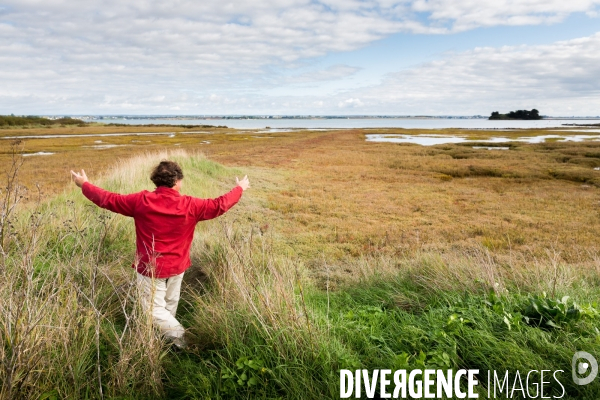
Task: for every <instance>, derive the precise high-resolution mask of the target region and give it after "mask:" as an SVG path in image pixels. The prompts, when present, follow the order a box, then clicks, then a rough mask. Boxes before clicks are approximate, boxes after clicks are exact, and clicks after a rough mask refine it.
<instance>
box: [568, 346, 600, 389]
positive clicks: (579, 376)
mask: <svg viewBox="0 0 600 400" xmlns="http://www.w3.org/2000/svg"><path fill="white" fill-rule="evenodd" d="M571 368H572V371H573V382H575V384H576V385H587V384H590V383H592V381H593V380H594V379H596V376H597V375H598V362H597V361H596V359H595V358H594V356H592V355H591V354H590V353H587V352H585V351H578V352H577V353H575V354H574V355H573V360H572V361H571ZM586 375H587V376H586Z"/></svg>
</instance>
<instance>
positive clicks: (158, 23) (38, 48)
mask: <svg viewBox="0 0 600 400" xmlns="http://www.w3.org/2000/svg"><path fill="white" fill-rule="evenodd" d="M598 4H600V0H572V1H569V2H564V1H562V0H544V1H542V0H495V1H492V0H479V1H475V0H463V1H460V2H458V1H454V0H412V1H408V0H398V1H394V0H321V1H313V0H255V1H252V2H249V1H241V0H232V1H217V0H205V1H195V0H177V1H175V2H156V1H150V0H129V1H126V2H123V1H117V0H102V1H100V0H86V1H81V2H77V3H73V2H69V1H66V0H45V1H41V0H19V1H16V0H5V1H4V2H3V5H2V7H0V87H1V88H2V91H1V92H0V109H1V110H6V112H12V111H14V112H19V111H21V112H27V113H29V112H36V113H45V112H47V113H52V112H73V113H77V112H80V113H86V112H98V113H102V112H105V113H115V112H119V111H120V109H121V108H127V109H128V110H133V111H139V112H145V113H152V112H156V113H161V112H166V110H170V109H172V107H178V108H179V109H180V110H181V111H182V112H188V113H194V112H201V113H204V112H210V111H208V110H204V109H202V107H205V106H206V105H210V107H213V108H211V109H214V110H215V111H217V112H226V110H227V108H226V107H231V105H232V104H235V105H237V107H242V106H241V105H243V107H249V106H250V105H253V106H254V107H253V108H254V109H256V107H257V104H260V102H261V101H262V100H261V94H260V88H259V87H258V85H259V84H264V85H265V86H269V85H270V86H273V85H292V86H293V85H297V84H307V83H311V82H313V83H315V82H329V81H333V80H340V79H343V78H346V77H348V76H351V75H353V74H355V73H356V72H357V71H358V70H357V68H355V67H352V66H347V65H334V66H329V67H328V66H323V67H321V68H315V69H314V70H313V72H305V73H300V74H296V76H293V77H291V78H289V77H288V78H286V76H289V75H290V74H285V75H284V74H281V73H279V72H277V71H279V70H281V69H282V68H289V67H294V66H304V67H305V66H306V65H307V63H310V61H311V60H314V59H315V58H316V57H320V56H323V55H326V54H330V53H332V52H342V51H351V50H355V49H358V48H360V47H363V46H366V45H368V44H370V43H372V42H373V41H376V40H378V39H381V38H383V37H386V36H388V35H390V34H392V33H395V32H414V33H424V32H429V33H432V32H433V33H444V32H452V31H462V30H466V29H472V28H475V27H478V26H493V25H520V24H539V23H551V22H554V21H558V20H560V19H562V18H564V17H565V16H567V15H568V14H570V13H573V12H587V13H588V14H590V15H591V14H594V13H596V12H597V11H598ZM478 51H480V52H485V51H488V50H478ZM465 57H466V56H465ZM515 62H517V61H515ZM440 63H441V64H439V65H437V66H436V65H433V64H432V65H431V66H428V67H425V66H423V67H422V68H423V69H418V70H414V71H415V72H414V73H415V74H417V73H418V71H421V70H422V71H425V69H426V68H430V70H435V68H441V69H442V70H443V71H447V70H448V69H449V68H450V64H449V61H448V60H441V61H440ZM500 64H501V65H502V63H500ZM586 65H588V64H586ZM467 67H468V66H463V68H467ZM493 67H494V66H493V65H489V66H487V68H492V69H493ZM454 68H455V69H454V70H453V71H454V73H459V72H460V71H459V70H458V69H457V68H456V67H454ZM589 68H592V69H593V66H589ZM304 70H306V68H304ZM594 70H595V69H594ZM424 73H425V72H424ZM448 73H449V72H448ZM463 73H464V74H467V75H468V73H469V71H468V70H465V71H463ZM407 76H408V75H407ZM458 76H459V77H460V76H461V75H460V74H459V75H458ZM402 79H403V78H401V77H395V78H394V79H392V81H393V82H394V84H396V85H399V84H400V82H401V81H402ZM557 79H558V78H557ZM573 79H575V78H573ZM418 80H419V79H416V81H418ZM563 83H564V84H565V85H567V83H566V80H564V82H563ZM423 84H424V85H425V86H427V85H428V84H430V83H428V82H423ZM520 84H525V81H520ZM569 85H570V86H569V87H575V83H574V82H573V81H571V82H570V83H569ZM409 86H410V85H409ZM410 87H413V86H410ZM371 90H376V89H371ZM386 93H387V92H386ZM386 93H384V96H383V99H388V101H396V100H394V99H395V97H394V96H395V95H390V94H389V93H387V94H386ZM414 93H417V91H416V89H415V92H414ZM422 93H425V91H423V92H422ZM431 93H433V92H430V94H431ZM211 94H215V95H216V96H218V97H217V98H212V99H211V98H210V95H211ZM183 95H185V96H187V97H185V96H184V97H182V96H183ZM436 95H437V94H436ZM414 96H416V97H418V95H417V94H415V95H414ZM265 98H266V97H265ZM332 98H333V97H332ZM349 98H350V99H354V98H356V99H358V98H360V99H361V100H360V101H362V104H361V105H360V107H368V106H369V104H378V103H380V102H381V101H384V100H383V99H382V100H381V101H379V100H377V99H369V98H368V96H362V95H350V96H346V97H344V98H335V99H334V100H330V104H331V106H330V107H331V109H332V110H333V109H335V108H337V106H338V105H339V104H340V102H342V103H343V104H344V107H348V105H346V103H345V101H346V100H348V99H349ZM314 101H315V99H314V98H311V99H310V100H309V101H307V102H300V103H299V102H297V101H295V100H285V101H282V102H276V103H277V104H283V102H285V103H287V104H288V107H290V108H293V107H294V106H297V107H300V106H301V105H302V104H304V107H309V106H307V104H313V103H314ZM320 101H324V102H325V104H324V105H323V107H326V106H327V101H326V100H324V99H320ZM271 102H273V101H272V99H269V100H265V101H264V103H265V104H270V103H271ZM352 105H353V106H354V108H355V109H358V108H360V107H359V106H357V104H356V103H352ZM217 107H221V108H217ZM265 107H267V106H265ZM288 111H289V110H288ZM233 112H235V111H233ZM299 112H300V111H299Z"/></svg>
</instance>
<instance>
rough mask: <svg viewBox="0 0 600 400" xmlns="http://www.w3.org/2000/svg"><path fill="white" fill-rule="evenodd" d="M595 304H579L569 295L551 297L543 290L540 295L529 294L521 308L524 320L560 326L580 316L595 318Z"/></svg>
mask: <svg viewBox="0 0 600 400" xmlns="http://www.w3.org/2000/svg"><path fill="white" fill-rule="evenodd" d="M596 307H597V305H591V304H588V305H585V306H583V307H581V306H579V305H578V304H577V303H576V302H574V301H570V297H569V296H564V297H563V298H562V299H556V300H555V299H551V298H549V297H548V296H547V295H546V293H545V292H544V293H543V294H542V295H541V296H540V295H530V296H529V297H528V298H527V304H526V305H525V307H524V309H523V315H524V317H523V318H524V319H525V321H526V322H527V323H528V324H530V325H534V326H542V327H549V328H560V327H563V326H565V325H569V324H573V323H575V322H577V321H579V320H581V319H582V318H597V317H598V315H599V313H598V310H597V309H596Z"/></svg>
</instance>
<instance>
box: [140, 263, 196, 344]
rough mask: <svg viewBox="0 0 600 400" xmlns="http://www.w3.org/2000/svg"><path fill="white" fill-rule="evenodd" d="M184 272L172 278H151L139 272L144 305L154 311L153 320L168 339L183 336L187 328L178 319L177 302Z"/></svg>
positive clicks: (141, 296) (146, 308)
mask: <svg viewBox="0 0 600 400" xmlns="http://www.w3.org/2000/svg"><path fill="white" fill-rule="evenodd" d="M182 280H183V273H181V274H179V275H175V276H172V277H170V278H162V279H159V278H151V277H148V276H144V275H142V274H139V273H138V274H137V282H138V288H139V290H140V298H141V300H142V307H144V309H145V310H146V311H148V310H150V312H151V313H152V321H153V322H154V324H155V325H157V326H158V327H159V329H160V331H161V333H162V334H163V335H164V336H165V337H166V338H167V339H171V340H172V339H176V338H181V337H183V334H184V332H185V329H184V328H183V326H181V324H180V323H179V321H177V319H175V313H176V312H177V303H179V292H180V289H181V281H182Z"/></svg>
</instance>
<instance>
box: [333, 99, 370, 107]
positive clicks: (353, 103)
mask: <svg viewBox="0 0 600 400" xmlns="http://www.w3.org/2000/svg"><path fill="white" fill-rule="evenodd" d="M363 104H364V103H363V102H362V101H360V99H353V98H350V99H346V100H344V101H340V102H339V103H338V107H339V108H356V107H360V106H362V105H363Z"/></svg>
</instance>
